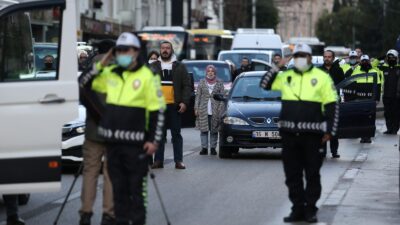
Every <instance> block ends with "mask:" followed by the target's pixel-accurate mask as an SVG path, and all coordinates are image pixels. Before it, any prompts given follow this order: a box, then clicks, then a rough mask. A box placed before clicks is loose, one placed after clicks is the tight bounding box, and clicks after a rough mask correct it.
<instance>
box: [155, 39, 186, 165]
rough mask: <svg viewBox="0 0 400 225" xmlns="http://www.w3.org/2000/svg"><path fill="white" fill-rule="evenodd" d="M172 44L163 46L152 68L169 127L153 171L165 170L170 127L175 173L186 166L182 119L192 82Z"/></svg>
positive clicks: (165, 43) (162, 44)
mask: <svg viewBox="0 0 400 225" xmlns="http://www.w3.org/2000/svg"><path fill="white" fill-rule="evenodd" d="M173 53H174V50H173V46H172V43H170V42H168V41H164V42H161V45H160V57H159V59H158V60H157V61H156V62H154V63H152V64H151V65H150V67H151V69H152V70H153V72H154V73H156V74H159V75H160V76H161V85H162V86H161V88H162V92H163V94H164V98H165V103H166V104H167V109H166V111H165V119H166V126H165V128H164V134H163V140H162V141H161V143H160V145H159V148H158V150H157V152H156V155H155V161H154V164H153V166H152V168H153V169H158V168H163V167H164V151H165V140H166V136H167V132H166V129H167V127H169V129H170V130H171V136H172V145H173V148H174V161H175V168H176V169H185V168H186V167H185V165H184V164H183V139H182V135H181V115H182V113H184V112H185V111H186V110H187V107H188V106H189V104H190V96H191V82H190V77H189V74H188V72H187V70H186V67H185V65H183V64H182V63H180V62H178V61H177V59H176V56H175V54H173Z"/></svg>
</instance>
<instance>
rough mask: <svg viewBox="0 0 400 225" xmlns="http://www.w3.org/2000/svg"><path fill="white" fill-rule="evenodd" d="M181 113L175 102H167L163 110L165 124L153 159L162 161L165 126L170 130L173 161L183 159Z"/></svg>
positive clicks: (165, 136)
mask: <svg viewBox="0 0 400 225" xmlns="http://www.w3.org/2000/svg"><path fill="white" fill-rule="evenodd" d="M181 122H182V119H181V114H180V113H179V112H178V109H177V107H176V105H175V104H168V105H167V110H165V126H164V134H163V138H162V140H161V143H160V145H159V147H158V150H157V152H156V156H155V161H160V162H164V151H165V140H166V139H167V127H168V128H169V129H170V130H171V136H172V146H173V149H174V161H175V162H176V163H177V162H182V161H183V138H182V135H181Z"/></svg>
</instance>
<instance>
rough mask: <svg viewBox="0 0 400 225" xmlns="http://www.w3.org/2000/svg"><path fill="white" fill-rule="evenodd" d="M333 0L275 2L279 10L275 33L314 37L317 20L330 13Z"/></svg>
mask: <svg viewBox="0 0 400 225" xmlns="http://www.w3.org/2000/svg"><path fill="white" fill-rule="evenodd" d="M333 2H334V0H324V1H320V0H275V5H276V6H277V7H278V10H279V24H278V27H277V33H279V34H280V35H281V37H282V39H283V40H284V41H287V40H288V39H289V38H290V37H314V36H315V29H316V23H317V21H318V18H319V17H320V16H321V15H322V14H324V13H327V12H331V11H332V8H333Z"/></svg>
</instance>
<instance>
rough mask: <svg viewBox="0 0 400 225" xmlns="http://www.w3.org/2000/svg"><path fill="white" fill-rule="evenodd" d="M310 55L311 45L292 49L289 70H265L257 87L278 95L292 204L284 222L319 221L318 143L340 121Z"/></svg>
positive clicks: (326, 81)
mask: <svg viewBox="0 0 400 225" xmlns="http://www.w3.org/2000/svg"><path fill="white" fill-rule="evenodd" d="M311 55H312V52H311V48H310V46H308V45H306V44H298V45H296V46H295V48H294V52H293V57H294V69H290V70H287V71H285V72H281V73H278V71H277V70H273V71H270V72H267V73H266V74H265V75H264V77H263V78H262V80H261V84H260V85H261V87H262V88H264V89H267V90H279V91H281V93H282V94H281V95H282V109H281V114H280V121H279V127H280V128H279V131H280V134H281V136H282V145H283V149H282V160H283V167H284V171H285V176H286V185H287V187H288V189H289V199H290V201H291V202H292V204H293V206H292V211H291V213H290V215H289V216H287V217H285V218H284V219H283V220H284V222H287V223H289V222H296V221H307V222H309V223H315V222H317V221H318V219H317V211H318V208H317V206H316V204H317V201H318V199H319V198H320V196H321V189H322V187H321V176H320V168H321V166H322V163H323V155H324V151H323V149H322V144H324V143H325V142H327V141H328V140H330V139H331V137H332V136H335V135H336V132H337V126H338V120H339V112H338V111H339V110H338V103H337V98H338V97H337V93H336V88H335V86H334V83H333V81H332V79H331V78H330V77H329V75H328V74H326V73H325V72H323V71H322V70H320V69H318V68H316V67H314V66H313V65H312V62H311V57H312V56H311ZM283 63H284V62H282V64H283ZM303 174H304V175H305V181H306V184H304V181H303V180H304V175H303Z"/></svg>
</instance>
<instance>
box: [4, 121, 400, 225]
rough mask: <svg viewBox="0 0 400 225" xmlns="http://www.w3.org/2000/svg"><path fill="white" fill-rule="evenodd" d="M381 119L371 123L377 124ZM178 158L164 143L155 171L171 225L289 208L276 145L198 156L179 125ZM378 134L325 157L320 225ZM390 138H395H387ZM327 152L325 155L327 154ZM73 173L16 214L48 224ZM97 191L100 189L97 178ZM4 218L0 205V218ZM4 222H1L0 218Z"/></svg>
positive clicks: (74, 211)
mask: <svg viewBox="0 0 400 225" xmlns="http://www.w3.org/2000/svg"><path fill="white" fill-rule="evenodd" d="M382 122H383V121H381V120H380V121H378V122H377V123H378V124H379V125H380V127H381V125H382ZM183 136H184V149H185V150H184V151H185V153H184V155H185V158H184V162H185V163H186V165H187V169H186V170H175V169H174V164H173V160H172V147H171V144H170V142H169V143H168V144H167V152H166V158H167V164H166V166H165V168H164V169H162V170H157V171H155V174H156V180H157V182H158V185H159V187H160V189H161V192H162V195H163V199H164V202H165V204H166V205H167V211H168V213H169V216H170V219H171V223H172V224H173V225H247V224H252V225H266V224H283V222H282V217H284V216H286V215H287V214H288V213H289V210H290V202H289V200H288V198H287V188H286V186H285V185H284V174H283V169H282V162H281V159H280V151H279V149H256V150H243V151H241V152H240V154H239V155H237V156H235V157H234V159H229V160H222V159H219V158H218V157H216V156H200V155H199V154H198V151H199V150H200V140H199V133H198V131H196V130H194V129H184V130H183ZM387 138H388V137H385V138H382V134H381V133H380V132H378V133H377V136H376V138H375V140H374V143H372V144H360V143H359V141H358V140H356V139H354V140H341V141H340V147H339V153H340V154H341V156H342V157H341V158H340V159H338V160H335V159H331V158H330V157H327V159H326V160H325V162H324V166H323V168H322V183H323V194H322V197H321V200H320V201H319V203H318V204H319V206H320V212H319V217H320V221H322V222H321V223H320V224H330V223H331V222H332V221H333V220H334V216H335V214H336V210H337V209H336V207H335V201H336V198H337V196H336V197H335V195H336V192H335V190H337V187H338V186H340V185H342V183H341V182H340V181H341V180H343V179H341V178H343V176H345V178H346V176H352V174H351V172H350V173H349V170H348V169H349V168H351V167H352V166H354V162H355V159H360V160H362V157H363V151H364V150H366V149H373V148H374V146H377V145H379V143H380V142H384V141H387ZM391 138H393V139H396V138H398V136H393V137H391ZM328 156H330V155H328ZM72 179H73V175H71V174H66V175H63V186H62V187H63V189H62V191H60V192H57V193H46V194H43V193H41V194H33V195H32V196H31V200H30V202H29V204H28V205H27V206H23V207H21V209H20V211H21V216H22V217H23V218H24V219H25V220H26V221H27V224H35V225H36V224H40V225H45V224H53V221H54V219H55V217H56V214H57V212H58V210H59V208H60V205H61V202H62V200H63V198H64V197H65V195H66V191H67V189H68V188H69V186H70V184H71V182H72ZM80 188H81V178H79V179H78V182H77V184H76V186H75V189H74V191H73V194H72V196H71V199H70V200H69V202H68V204H67V206H66V208H65V211H64V213H63V214H62V217H61V219H60V221H59V224H68V225H69V224H78V221H79V216H78V210H79V207H80V199H79V196H80ZM98 190H100V191H101V182H100V184H99V188H98ZM99 193H100V194H99V197H98V201H97V202H96V206H95V215H94V217H93V224H99V223H100V217H101V192H99ZM4 220H5V211H4V206H3V205H0V221H4ZM0 224H4V222H0ZM147 224H148V225H161V224H166V222H165V220H164V217H163V214H162V211H161V208H160V204H159V202H158V199H157V197H156V194H155V191H154V187H153V185H152V183H149V209H148V223H147Z"/></svg>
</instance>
